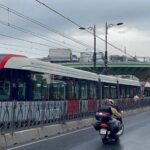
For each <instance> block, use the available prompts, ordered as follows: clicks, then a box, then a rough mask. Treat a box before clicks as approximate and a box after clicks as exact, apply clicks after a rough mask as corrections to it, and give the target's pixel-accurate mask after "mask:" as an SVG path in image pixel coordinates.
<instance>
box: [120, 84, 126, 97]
mask: <svg viewBox="0 0 150 150" xmlns="http://www.w3.org/2000/svg"><path fill="white" fill-rule="evenodd" d="M120 88H121V89H120V96H121V97H122V98H124V97H126V91H125V87H124V86H123V85H122V86H120Z"/></svg>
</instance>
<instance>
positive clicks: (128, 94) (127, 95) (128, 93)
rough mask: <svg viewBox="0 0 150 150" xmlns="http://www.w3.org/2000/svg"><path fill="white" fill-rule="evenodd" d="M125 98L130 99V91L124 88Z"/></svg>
mask: <svg viewBox="0 0 150 150" xmlns="http://www.w3.org/2000/svg"><path fill="white" fill-rule="evenodd" d="M126 97H127V98H129V97H130V90H129V87H127V88H126Z"/></svg>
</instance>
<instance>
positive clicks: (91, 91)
mask: <svg viewBox="0 0 150 150" xmlns="http://www.w3.org/2000/svg"><path fill="white" fill-rule="evenodd" d="M89 88H90V89H89V99H96V98H97V95H96V94H97V92H96V91H97V87H96V84H95V83H92V82H91V83H90V86H89Z"/></svg>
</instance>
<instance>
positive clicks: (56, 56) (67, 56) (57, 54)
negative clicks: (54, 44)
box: [41, 48, 78, 63]
mask: <svg viewBox="0 0 150 150" xmlns="http://www.w3.org/2000/svg"><path fill="white" fill-rule="evenodd" d="M41 60H43V61H47V62H56V63H59V62H72V61H73V62H76V61H78V58H77V56H76V55H73V54H72V51H71V49H63V48H57V49H49V55H48V57H44V58H42V59H41Z"/></svg>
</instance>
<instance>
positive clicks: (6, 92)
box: [0, 81, 10, 100]
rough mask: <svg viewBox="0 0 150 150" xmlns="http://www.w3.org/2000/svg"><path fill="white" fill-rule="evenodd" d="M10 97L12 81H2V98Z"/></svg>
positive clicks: (0, 85)
mask: <svg viewBox="0 0 150 150" xmlns="http://www.w3.org/2000/svg"><path fill="white" fill-rule="evenodd" d="M9 99H10V82H8V81H0V100H9Z"/></svg>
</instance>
